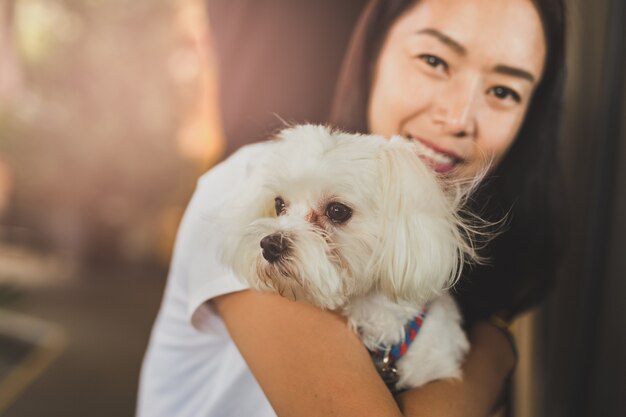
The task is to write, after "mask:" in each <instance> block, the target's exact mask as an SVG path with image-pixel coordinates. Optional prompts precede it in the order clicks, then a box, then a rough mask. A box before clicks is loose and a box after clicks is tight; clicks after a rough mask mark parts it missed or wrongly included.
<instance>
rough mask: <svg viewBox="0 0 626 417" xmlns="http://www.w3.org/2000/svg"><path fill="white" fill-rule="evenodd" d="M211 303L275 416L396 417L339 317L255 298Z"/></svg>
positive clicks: (248, 294)
mask: <svg viewBox="0 0 626 417" xmlns="http://www.w3.org/2000/svg"><path fill="white" fill-rule="evenodd" d="M213 303H214V304H215V306H216V307H217V309H218V311H219V314H220V315H221V317H222V319H223V320H224V322H225V323H226V326H227V328H228V331H229V332H230V335H231V337H232V338H233V340H234V341H235V344H236V345H237V347H238V349H239V351H240V352H241V354H242V356H243V357H244V359H245V360H246V363H247V364H248V366H249V367H250V369H251V370H252V373H253V374H254V376H255V377H256V379H257V381H258V382H259V384H260V385H261V387H262V388H263V391H264V392H265V395H266V396H267V398H268V399H269V401H270V403H271V404H272V407H273V408H274V410H275V411H276V414H278V415H279V416H281V417H284V416H298V417H301V416H325V417H326V416H329V417H330V416H342V417H344V416H359V417H365V416H375V417H381V416H385V417H387V416H400V415H401V414H400V410H399V408H398V406H397V404H396V402H395V401H394V399H393V397H392V395H391V394H390V393H389V391H388V390H387V387H386V386H385V384H384V383H383V382H382V380H381V379H380V377H379V376H378V373H377V371H376V369H375V367H374V365H373V363H372V360H371V358H370V356H369V353H368V352H367V350H366V349H365V347H364V346H363V344H362V343H361V341H360V340H359V338H358V336H357V335H355V334H354V333H353V332H352V331H350V329H349V328H348V326H347V325H346V322H345V319H343V317H341V316H339V315H336V314H333V313H331V312H328V311H322V310H320V309H318V308H316V307H312V306H309V305H306V304H304V303H299V302H293V301H289V300H287V299H284V298H282V297H280V296H278V295H273V294H263V293H259V292H254V291H241V292H237V293H232V294H227V295H223V296H220V297H217V298H216V299H215V300H213Z"/></svg>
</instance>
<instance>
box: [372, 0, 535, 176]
mask: <svg viewBox="0 0 626 417" xmlns="http://www.w3.org/2000/svg"><path fill="white" fill-rule="evenodd" d="M545 51H546V46H545V41H544V35H543V29H542V25H541V19H540V17H539V14H538V13H537V11H536V9H535V7H534V6H533V4H532V3H531V1H530V0H506V1H505V0H500V1H494V0H422V1H419V2H418V3H417V4H416V5H415V6H413V7H412V8H411V9H409V10H408V11H407V12H406V13H405V14H404V15H403V16H401V17H400V18H399V19H398V20H397V21H396V22H395V23H394V25H393V26H392V27H391V28H390V31H389V33H388V35H387V38H386V40H385V42H384V43H383V46H382V49H381V51H380V54H379V57H378V61H377V63H376V71H375V75H374V80H373V85H372V92H371V96H370V101H369V103H368V127H369V130H370V131H371V132H372V133H375V134H381V135H385V136H392V135H402V136H405V137H408V138H411V139H413V140H415V141H416V142H418V143H420V144H421V145H423V151H424V152H423V153H424V156H423V159H424V160H425V161H426V162H427V163H428V164H429V165H430V166H431V167H432V168H433V169H434V170H436V171H437V172H439V173H442V174H447V175H451V176H453V177H457V178H466V177H470V176H475V175H476V174H477V173H479V172H481V171H484V170H485V169H489V168H493V167H494V166H496V165H497V164H498V162H499V161H500V160H501V159H502V157H503V156H504V155H505V153H506V152H507V150H508V149H509V147H510V146H511V145H512V143H513V141H514V140H515V137H516V134H517V132H518V130H519V128H520V125H521V123H522V121H523V119H524V115H525V114H526V110H527V109H528V105H529V103H530V99H531V97H532V94H533V91H534V90H535V87H536V86H537V84H538V82H539V80H540V78H541V75H542V71H543V65H544V58H545Z"/></svg>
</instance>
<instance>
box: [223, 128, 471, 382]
mask: <svg viewBox="0 0 626 417" xmlns="http://www.w3.org/2000/svg"><path fill="white" fill-rule="evenodd" d="M267 147H268V148H269V149H268V151H267V153H266V155H265V157H263V159H262V160H261V161H258V164H257V165H258V166H257V171H255V173H254V175H253V176H252V177H253V178H252V179H251V180H250V181H249V182H248V183H247V184H246V185H245V187H247V188H246V189H244V190H238V192H237V197H236V199H235V200H236V201H234V202H233V203H232V204H231V205H230V209H231V210H232V211H231V212H230V213H229V215H228V216H229V218H228V219H225V220H226V222H227V223H228V227H229V228H230V230H229V231H228V233H227V238H226V240H227V242H226V244H225V249H224V254H223V255H224V260H225V261H226V263H227V264H229V265H230V266H231V267H232V268H233V270H234V271H235V273H236V274H237V275H238V276H239V277H240V278H241V279H243V280H245V282H247V283H248V284H249V285H250V286H251V287H252V288H254V289H257V290H261V291H271V292H275V293H278V294H281V295H283V296H285V297H288V298H290V299H293V300H302V301H305V302H308V303H311V304H314V305H316V306H318V307H320V308H323V309H330V310H336V311H338V312H340V313H341V314H343V315H344V316H345V317H346V318H347V321H348V323H349V325H350V326H351V328H353V329H354V330H355V331H356V332H358V334H359V335H360V337H361V339H362V341H363V343H364V344H365V346H366V347H367V348H368V349H369V351H370V352H371V354H372V357H373V359H374V361H375V363H376V366H377V368H378V370H379V372H380V374H381V376H382V377H383V379H384V380H385V382H386V383H387V385H388V386H389V387H390V389H392V390H393V391H397V390H402V389H405V388H409V387H416V386H420V385H422V384H425V383H426V382H429V381H432V380H435V379H441V378H460V377H461V370H460V368H461V363H462V360H463V358H464V355H465V354H466V352H467V351H468V348H469V344H468V341H467V339H466V336H465V334H464V332H463V330H462V328H461V315H460V313H459V310H458V308H457V306H456V304H455V302H454V300H453V299H452V297H451V296H450V295H449V294H448V293H447V292H446V290H447V289H449V288H450V287H451V286H452V285H453V284H454V283H455V282H456V280H457V279H458V278H459V276H460V273H461V268H462V266H463V264H464V263H465V262H467V261H471V260H475V259H476V258H477V256H476V253H475V251H474V249H473V246H472V242H471V239H470V236H471V230H472V228H471V227H470V226H468V225H467V224H466V222H465V221H463V220H462V218H461V216H460V215H459V208H460V206H461V204H462V202H463V199H464V198H465V196H466V191H463V190H461V191H459V189H460V188H463V187H458V186H457V187H455V186H451V185H444V184H443V182H442V181H441V179H440V178H438V177H437V176H436V175H435V174H434V173H433V172H432V171H431V169H430V168H428V167H427V166H426V165H425V163H423V162H422V161H421V160H420V158H419V156H418V149H417V148H416V144H415V143H412V142H409V141H407V140H406V139H403V138H400V137H395V138H392V139H391V140H385V139H383V138H382V137H380V136H373V135H355V134H347V133H342V132H337V131H332V130H330V129H328V128H326V127H323V126H315V125H302V126H296V127H292V128H287V129H286V130H283V131H282V132H281V133H279V135H278V138H277V140H276V141H274V143H271V144H269V145H267Z"/></svg>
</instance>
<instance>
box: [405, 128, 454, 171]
mask: <svg viewBox="0 0 626 417" xmlns="http://www.w3.org/2000/svg"><path fill="white" fill-rule="evenodd" d="M407 138H408V139H409V140H411V141H413V142H414V143H415V144H416V145H417V148H418V151H419V157H420V159H422V161H424V162H425V163H426V164H427V165H428V166H430V167H431V168H432V169H433V170H434V171H435V172H438V173H440V174H446V173H449V172H450V171H452V170H453V169H454V168H456V166H457V165H458V164H460V163H462V162H463V159H462V158H460V157H459V156H458V155H455V154H453V153H452V152H448V151H445V150H443V149H441V148H438V147H437V146H435V145H433V144H432V143H430V142H428V141H425V140H423V139H421V138H416V137H414V136H411V135H407Z"/></svg>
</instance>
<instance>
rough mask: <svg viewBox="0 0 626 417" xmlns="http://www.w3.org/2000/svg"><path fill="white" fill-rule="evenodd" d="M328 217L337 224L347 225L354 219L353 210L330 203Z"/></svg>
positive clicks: (327, 210) (343, 205)
mask: <svg viewBox="0 0 626 417" xmlns="http://www.w3.org/2000/svg"><path fill="white" fill-rule="evenodd" d="M326 216H327V217H328V218H329V219H330V221H332V222H333V223H336V224H341V223H345V222H347V221H348V219H350V217H352V209H351V208H350V207H348V206H346V205H345V204H341V203H330V204H329V205H328V206H326Z"/></svg>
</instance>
